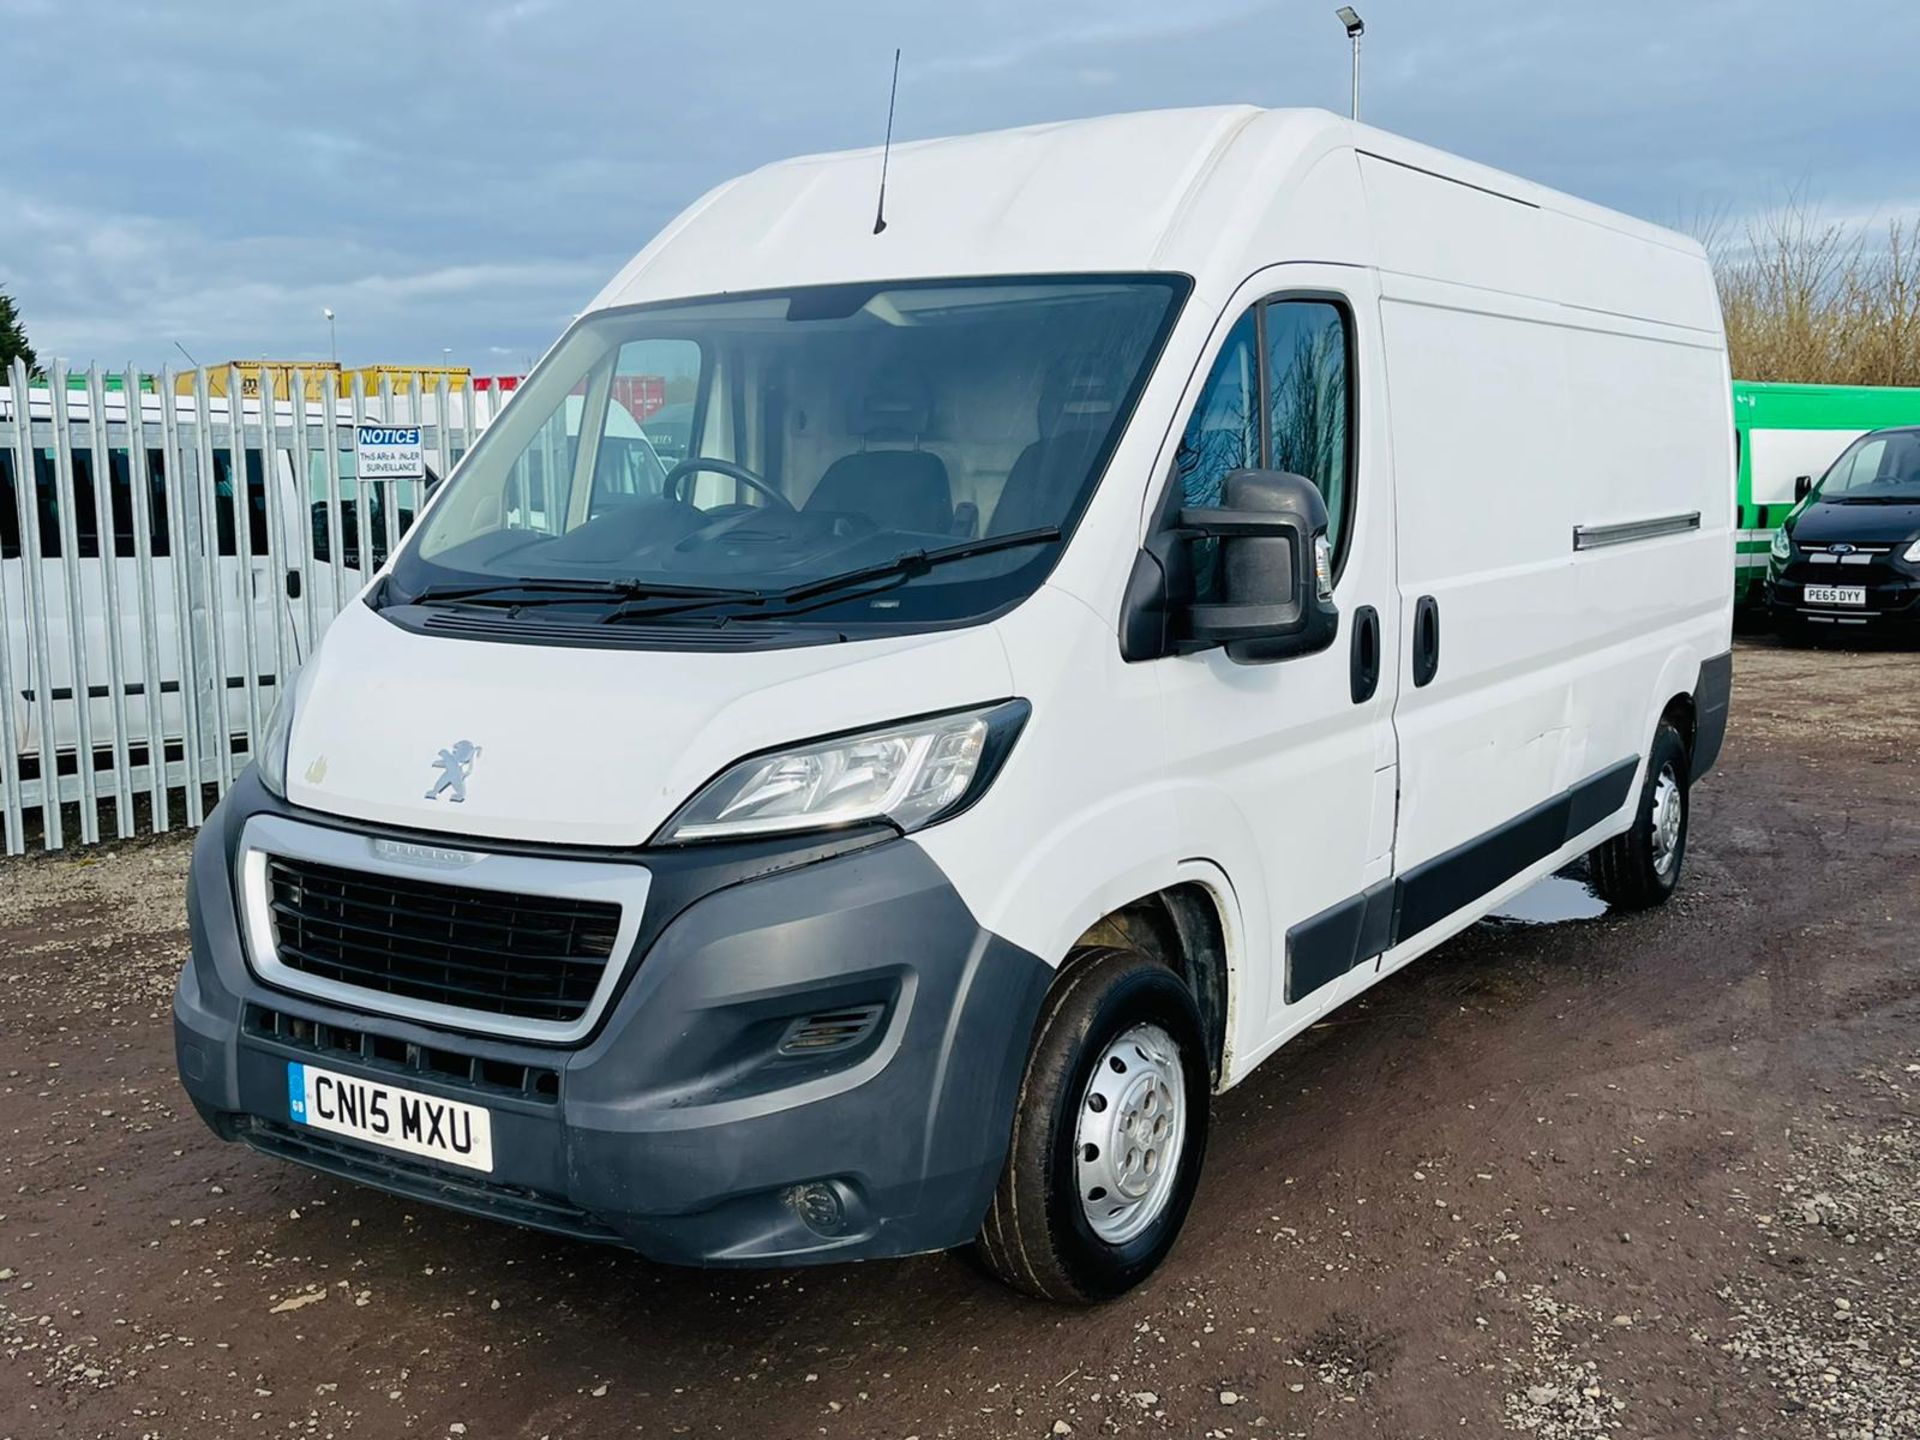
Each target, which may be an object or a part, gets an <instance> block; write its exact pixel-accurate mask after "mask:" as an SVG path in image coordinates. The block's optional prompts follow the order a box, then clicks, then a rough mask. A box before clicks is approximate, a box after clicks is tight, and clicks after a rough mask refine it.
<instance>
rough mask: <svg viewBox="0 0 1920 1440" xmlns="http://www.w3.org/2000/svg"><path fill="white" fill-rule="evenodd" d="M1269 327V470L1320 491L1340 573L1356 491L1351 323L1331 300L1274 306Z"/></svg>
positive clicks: (1276, 302) (1272, 303) (1270, 305)
mask: <svg viewBox="0 0 1920 1440" xmlns="http://www.w3.org/2000/svg"><path fill="white" fill-rule="evenodd" d="M1266 322H1267V323H1266V362H1267V363H1266V387H1267V446H1268V452H1267V468H1268V469H1270V470H1291V471H1292V472H1293V473H1294V474H1296V475H1304V476H1305V477H1306V478H1307V479H1309V480H1311V481H1313V483H1314V484H1315V485H1316V486H1318V487H1319V489H1320V497H1321V499H1323V500H1325V501H1326V502H1327V543H1328V544H1329V545H1330V546H1331V547H1332V548H1333V563H1334V568H1335V570H1336V572H1337V571H1338V569H1339V565H1340V560H1341V558H1342V556H1344V555H1345V553H1346V534H1347V510H1348V508H1349V505H1350V495H1351V491H1352V488H1353V487H1352V483H1351V481H1352V444H1351V440H1350V436H1349V431H1350V429H1351V426H1352V406H1351V402H1352V394H1351V390H1350V388H1349V386H1348V382H1347V372H1348V369H1349V363H1348V351H1349V348H1350V342H1349V340H1348V332H1347V319H1346V315H1345V313H1344V312H1343V311H1342V310H1341V308H1340V307H1339V306H1338V305H1335V304H1333V303H1332V302H1331V301H1327V300H1273V301H1269V302H1268V304H1267V307H1266Z"/></svg>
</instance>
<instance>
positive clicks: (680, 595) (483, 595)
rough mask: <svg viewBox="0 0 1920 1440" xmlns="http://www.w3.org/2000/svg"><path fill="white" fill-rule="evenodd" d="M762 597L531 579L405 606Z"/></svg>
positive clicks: (698, 588) (418, 595) (413, 600)
mask: <svg viewBox="0 0 1920 1440" xmlns="http://www.w3.org/2000/svg"><path fill="white" fill-rule="evenodd" d="M760 593H761V592H760V591H758V590H742V589H727V588H723V587H719V586H713V585H665V584H655V583H653V582H652V581H648V580H586V579H571V578H567V577H561V578H558V579H546V580H542V579H536V578H535V577H533V576H530V575H528V576H521V577H519V578H518V579H513V580H497V581H493V582H491V583H489V584H486V585H428V586H426V587H425V588H424V589H421V590H419V591H416V592H415V593H414V594H412V595H409V596H408V597H406V599H405V601H404V602H403V603H405V604H408V605H431V604H435V603H438V602H452V601H456V600H463V601H467V602H469V603H472V604H479V605H502V606H507V607H509V608H516V607H518V606H521V605H569V604H577V603H578V602H579V601H581V600H583V599H586V600H593V599H606V600H615V601H627V600H653V599H660V600H670V599H693V598H699V599H702V600H714V601H718V600H749V599H758V598H759V596H760Z"/></svg>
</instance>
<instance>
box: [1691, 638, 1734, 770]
mask: <svg viewBox="0 0 1920 1440" xmlns="http://www.w3.org/2000/svg"><path fill="white" fill-rule="evenodd" d="M1732 699H1733V651H1731V650H1723V651H1721V652H1720V653H1719V654H1718V655H1709V656H1708V657H1707V658H1706V659H1705V660H1702V661H1701V662H1700V679H1699V681H1698V683H1697V684H1695V685H1694V687H1693V766H1692V770H1691V774H1690V778H1691V779H1692V780H1695V781H1697V780H1699V779H1700V777H1701V776H1702V775H1705V774H1706V773H1707V772H1708V771H1709V770H1711V769H1713V766H1714V762H1715V761H1717V760H1718V759H1719V758H1720V744H1721V742H1722V741H1723V740H1725V739H1726V738H1727V710H1728V708H1729V706H1730V705H1731V703H1732Z"/></svg>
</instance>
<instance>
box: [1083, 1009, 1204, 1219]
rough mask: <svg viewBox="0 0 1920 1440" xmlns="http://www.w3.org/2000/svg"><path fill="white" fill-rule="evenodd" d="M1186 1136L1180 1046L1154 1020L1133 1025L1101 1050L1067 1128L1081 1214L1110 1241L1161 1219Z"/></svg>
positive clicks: (1184, 1095)
mask: <svg viewBox="0 0 1920 1440" xmlns="http://www.w3.org/2000/svg"><path fill="white" fill-rule="evenodd" d="M1186 1142H1187V1088H1186V1078H1185V1075H1184V1072H1183V1068H1182V1065H1181V1056H1180V1047H1179V1046H1178V1045H1176V1044H1175V1043H1174V1040H1173V1037H1172V1036H1171V1035H1169V1034H1167V1032H1166V1031H1165V1030H1163V1029H1161V1028H1160V1027H1159V1026H1158V1025H1135V1026H1134V1027H1133V1028H1132V1029H1130V1030H1128V1031H1126V1032H1125V1033H1124V1034H1122V1035H1120V1036H1118V1037H1117V1038H1116V1039H1114V1040H1113V1041H1112V1042H1111V1043H1109V1044H1108V1045H1107V1047H1106V1048H1105V1049H1104V1050H1102V1051H1101V1052H1100V1059H1099V1061H1098V1063H1096V1064H1095V1065H1094V1067H1093V1074H1092V1075H1091V1077H1089V1079H1088V1081H1087V1088H1086V1092H1085V1093H1084V1094H1083V1095H1081V1097H1080V1110H1079V1119H1078V1122H1077V1123H1076V1124H1075V1126H1074V1134H1073V1169H1074V1182H1075V1185H1076V1186H1077V1190H1078V1194H1079V1196H1080V1209H1081V1213H1082V1214H1084V1215H1085V1216H1086V1219H1087V1224H1088V1226H1089V1227H1091V1228H1092V1230H1093V1233H1094V1234H1095V1235H1096V1236H1098V1237H1099V1238H1100V1239H1101V1240H1103V1241H1105V1242H1106V1243H1107V1244H1109V1245H1124V1244H1126V1243H1127V1242H1128V1241H1129V1240H1132V1239H1134V1238H1136V1237H1137V1236H1139V1235H1140V1233H1141V1232H1142V1231H1144V1230H1146V1229H1147V1227H1148V1226H1150V1225H1152V1224H1153V1222H1154V1221H1155V1220H1157V1219H1159V1218H1160V1216H1161V1214H1162V1213H1163V1212H1164V1211H1165V1210H1166V1208H1167V1201H1168V1200H1169V1199H1170V1198H1171V1197H1172V1195H1173V1187H1174V1185H1175V1183H1176V1181H1177V1180H1178V1178H1179V1174H1180V1158H1181V1155H1182V1154H1183V1153H1184V1151H1185V1148H1186Z"/></svg>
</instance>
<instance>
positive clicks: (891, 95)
mask: <svg viewBox="0 0 1920 1440" xmlns="http://www.w3.org/2000/svg"><path fill="white" fill-rule="evenodd" d="M899 94H900V47H899V46H898V45H896V46H894V47H893V88H892V89H891V90H889V91H887V143H886V144H885V145H883V146H882V147H881V149H880V203H879V204H878V205H876V206H875V207H874V211H873V233H874V234H876V235H878V234H879V233H880V232H881V231H882V230H884V229H886V228H887V159H888V157H889V156H891V155H892V154H893V102H894V101H895V100H896V99H897V98H898V97H899Z"/></svg>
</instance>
